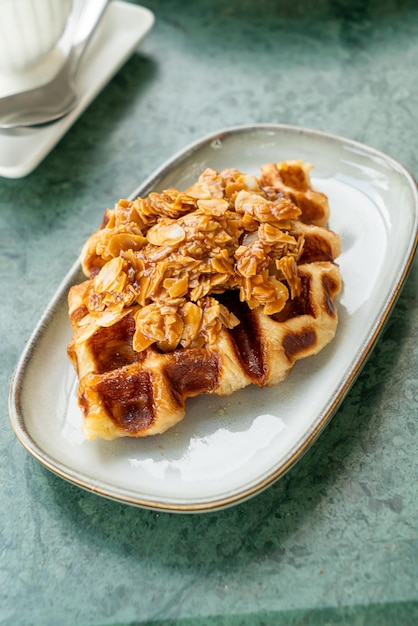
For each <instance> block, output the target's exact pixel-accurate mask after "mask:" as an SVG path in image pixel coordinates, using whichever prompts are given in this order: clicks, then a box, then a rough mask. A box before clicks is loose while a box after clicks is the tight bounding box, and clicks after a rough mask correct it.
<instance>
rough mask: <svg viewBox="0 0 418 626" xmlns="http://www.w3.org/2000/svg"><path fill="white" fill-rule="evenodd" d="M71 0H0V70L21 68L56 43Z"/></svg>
mask: <svg viewBox="0 0 418 626" xmlns="http://www.w3.org/2000/svg"><path fill="white" fill-rule="evenodd" d="M72 4H73V0H0V71H3V72H8V73H16V72H22V71H24V70H27V69H29V68H30V67H32V66H34V65H35V64H36V63H38V62H40V61H41V60H42V59H43V58H44V57H45V56H46V55H47V54H48V53H49V52H50V51H51V50H52V49H53V48H54V46H55V45H56V44H57V43H58V41H59V39H60V37H61V35H62V33H63V32H64V29H65V26H66V23H67V19H68V17H69V14H70V12H71V8H72Z"/></svg>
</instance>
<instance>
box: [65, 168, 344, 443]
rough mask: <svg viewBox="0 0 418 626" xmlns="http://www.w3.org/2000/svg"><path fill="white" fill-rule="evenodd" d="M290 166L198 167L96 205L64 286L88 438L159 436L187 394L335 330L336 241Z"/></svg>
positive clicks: (273, 373) (220, 385)
mask: <svg viewBox="0 0 418 626" xmlns="http://www.w3.org/2000/svg"><path fill="white" fill-rule="evenodd" d="M328 215H329V208H328V201H327V198H326V196H324V194H322V193H321V192H319V191H317V190H315V189H313V188H312V186H311V184H310V179H309V166H307V165H306V164H304V163H302V162H300V161H289V162H285V163H281V164H278V163H277V164H269V165H266V166H263V168H262V170H261V176H260V178H259V179H257V178H255V177H252V176H248V175H246V174H242V173H240V172H238V171H237V170H232V169H230V170H225V171H224V172H220V173H219V172H214V171H213V170H206V171H205V172H203V174H202V176H201V177H200V178H199V180H198V181H197V183H196V184H195V185H194V186H192V187H191V188H189V189H188V190H186V191H185V192H179V191H177V190H167V191H165V192H163V193H162V194H150V196H149V197H148V198H145V199H142V198H138V199H136V200H134V201H133V202H128V201H120V202H119V203H118V205H116V207H115V209H114V211H110V210H107V211H106V213H105V216H104V219H103V223H102V226H101V228H100V229H99V231H97V232H96V233H94V234H93V235H92V236H91V237H90V238H89V240H88V241H87V242H86V244H85V246H84V249H83V253H82V264H83V269H84V271H85V273H86V276H87V280H86V281H84V282H83V283H80V284H79V285H76V286H74V287H73V288H72V289H71V290H70V293H69V314H70V320H71V324H72V327H73V331H74V333H73V339H72V341H71V343H70V344H69V346H68V354H69V357H70V358H71V360H72V362H73V364H74V367H75V369H76V371H77V374H78V377H79V392H78V393H79V405H80V408H81V410H82V413H83V430H84V434H85V436H86V438H87V439H94V438H96V437H102V438H105V439H113V438H115V437H121V436H133V437H144V436H148V435H153V434H158V433H162V432H165V431H166V430H167V429H168V428H171V427H172V426H173V425H175V424H176V423H177V422H179V421H180V420H181V419H183V417H184V415H185V403H186V400H187V398H189V397H193V396H197V395H200V394H217V395H221V396H222V395H229V394H230V393H232V392H234V391H235V390H238V389H240V388H242V387H245V386H246V385H249V384H256V385H259V386H266V385H274V384H276V383H278V382H280V381H281V380H283V379H284V378H285V377H286V376H287V374H288V372H289V371H290V369H291V368H292V367H293V365H294V363H295V362H296V361H297V360H298V359H301V358H305V357H307V356H311V355H314V354H317V353H318V352H319V351H320V350H321V349H322V348H323V347H324V346H325V345H326V344H327V343H329V341H331V339H332V338H333V337H334V335H335V331H336V327H337V323H338V314H337V308H336V305H335V298H336V296H337V294H338V293H339V291H340V289H341V278H340V274H339V270H338V266H337V265H336V264H335V259H336V257H337V256H338V255H339V252H340V241H339V237H338V236H337V235H336V234H335V233H333V232H332V231H330V230H328V229H327V228H326V227H325V224H326V223H327V219H328Z"/></svg>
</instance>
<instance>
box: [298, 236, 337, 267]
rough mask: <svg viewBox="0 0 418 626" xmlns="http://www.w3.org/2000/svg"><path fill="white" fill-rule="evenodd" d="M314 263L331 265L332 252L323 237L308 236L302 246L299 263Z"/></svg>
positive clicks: (332, 259)
mask: <svg viewBox="0 0 418 626" xmlns="http://www.w3.org/2000/svg"><path fill="white" fill-rule="evenodd" d="M314 261H329V262H330V263H333V261H334V258H333V251H332V248H331V245H330V244H329V243H328V241H327V240H326V238H325V237H321V236H316V235H314V234H312V233H311V234H310V235H309V237H306V239H305V241H304V244H303V252H302V256H301V258H300V260H299V263H300V264H302V263H313V262H314Z"/></svg>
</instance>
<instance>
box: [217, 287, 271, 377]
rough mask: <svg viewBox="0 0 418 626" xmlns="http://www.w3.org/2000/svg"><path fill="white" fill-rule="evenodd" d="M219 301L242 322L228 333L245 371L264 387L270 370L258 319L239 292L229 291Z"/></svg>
mask: <svg viewBox="0 0 418 626" xmlns="http://www.w3.org/2000/svg"><path fill="white" fill-rule="evenodd" d="M219 300H220V301H221V302H222V304H224V305H225V306H226V307H227V308H228V309H229V310H230V311H231V312H232V313H233V314H234V315H236V316H237V318H238V319H239V321H240V324H238V326H235V328H232V329H230V330H229V331H228V332H229V336H230V338H231V342H232V345H233V347H234V351H235V354H236V355H237V358H238V360H239V362H240V363H241V366H242V368H243V370H244V371H245V373H246V374H247V375H248V376H249V377H250V378H251V380H252V381H253V382H254V383H256V384H257V385H262V384H263V383H264V380H265V378H266V376H267V374H268V369H267V365H266V363H265V358H264V354H263V349H262V341H261V337H260V328H259V325H258V322H257V318H256V317H255V315H254V314H253V313H252V311H251V309H250V308H249V307H248V305H247V304H246V303H243V302H240V300H239V297H238V291H228V292H226V293H225V294H223V295H222V296H221V297H219Z"/></svg>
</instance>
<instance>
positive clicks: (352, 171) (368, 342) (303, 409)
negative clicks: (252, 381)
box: [10, 125, 418, 512]
mask: <svg viewBox="0 0 418 626" xmlns="http://www.w3.org/2000/svg"><path fill="white" fill-rule="evenodd" d="M298 158H300V159H303V160H305V161H309V162H311V163H312V164H313V165H314V170H313V176H312V179H313V184H314V185H315V186H316V187H318V188H319V189H320V190H322V191H324V192H325V193H326V194H327V195H328V196H329V200H330V205H331V219H330V227H331V228H332V229H333V230H335V231H336V232H338V233H339V234H340V236H341V238H342V249H343V251H342V254H341V256H340V257H339V259H338V263H339V265H340V269H341V273H342V277H343V282H344V287H343V291H342V293H341V295H340V297H339V305H338V306H339V314H340V322H339V326H338V330H337V334H336V337H335V339H334V341H333V342H332V343H331V344H330V345H329V346H328V347H326V348H325V349H324V350H323V351H322V352H321V353H320V354H319V355H318V356H316V357H311V358H309V359H306V360H304V361H300V362H298V363H297V364H296V366H295V367H294V369H293V370H292V372H291V373H290V375H289V377H288V378H287V379H286V380H285V381H284V382H283V383H280V384H279V385H277V386H276V387H273V388H267V389H259V388H256V387H251V388H250V387H249V388H246V389H244V390H242V391H239V392H236V393H235V394H233V395H231V396H229V397H228V398H217V397H213V396H201V397H199V398H195V399H192V400H190V401H188V403H187V414H186V418H185V419H184V420H183V422H181V423H180V424H179V425H178V426H177V427H175V428H173V429H172V430H170V431H168V432H167V433H166V434H164V435H158V436H155V437H150V438H148V439H140V440H135V439H119V440H116V441H113V442H105V441H94V442H87V441H84V440H83V438H82V436H81V431H80V425H81V415H80V412H79V409H78V407H77V402H76V377H75V374H74V372H73V370H72V366H71V364H70V362H69V360H68V358H67V355H66V347H67V344H68V342H69V341H70V338H71V329H70V325H69V322H68V318H67V292H68V289H69V286H70V285H71V284H73V283H74V282H77V281H79V280H80V278H81V275H80V266H79V264H78V263H77V264H76V266H74V267H73V268H72V269H71V271H70V273H69V274H68V276H67V277H66V278H65V280H64V282H63V284H62V286H61V287H60V289H59V290H58V293H57V295H56V297H55V298H54V300H53V301H52V302H51V304H50V305H49V307H48V308H47V310H46V312H45V314H44V316H43V317H42V319H41V321H40V322H39V324H38V326H37V328H36V329H35V331H34V334H33V336H32V338H31V340H30V342H29V344H28V346H27V348H26V349H25V351H24V353H23V354H22V356H21V358H20V360H19V363H18V365H17V368H16V372H15V375H14V378H13V381H12V385H11V392H10V415H11V422H12V426H13V429H14V431H15V433H16V435H17V437H18V439H19V440H20V441H21V443H22V444H23V446H24V447H25V448H26V449H27V450H28V451H29V452H30V453H31V454H32V455H33V456H34V457H36V458H37V459H38V460H39V461H40V462H41V463H43V464H44V465H45V466H47V467H48V468H49V469H50V470H52V471H54V472H55V473H57V474H58V475H60V476H61V477H63V478H65V479H67V480H69V481H71V482H73V483H75V484H76V485H79V486H80V487H84V488H86V489H89V490H91V491H94V492H95V493H98V494H101V495H103V496H106V497H109V498H113V499H115V500H119V501H122V502H126V503H130V504H135V505H138V506H142V507H148V508H153V509H160V510H168V511H178V512H180V511H182V512H196V511H211V510H214V509H219V508H222V507H226V506H230V505H232V504H235V503H237V502H240V501H242V500H244V499H247V498H249V497H251V496H253V495H254V494H256V493H258V492H260V491H261V490H262V489H264V488H266V487H267V486H268V485H270V484H271V483H272V482H273V481H275V480H277V479H278V478H280V477H281V476H283V474H284V473H285V472H286V471H287V470H288V469H289V468H290V467H292V465H294V464H295V463H296V461H298V459H300V458H301V456H302V454H303V453H304V452H305V451H306V450H307V449H308V447H309V446H310V445H311V444H312V442H313V441H314V440H315V439H316V437H317V436H318V435H319V433H320V432H321V431H322V429H323V428H324V427H325V426H326V425H327V423H328V422H329V420H330V419H331V417H332V415H333V414H334V412H335V410H336V409H337V407H338V405H339V404H340V403H341V401H342V400H343V398H344V396H345V395H346V393H347V392H348V390H349V388H350V386H351V385H352V383H353V382H354V380H355V378H356V376H357V375H358V373H359V371H360V369H361V366H362V365H363V363H364V361H365V359H366V357H367V355H368V354H369V353H370V350H371V349H372V347H373V345H374V344H375V342H376V339H377V337H378V334H379V332H380V331H381V329H382V327H383V324H384V322H385V320H386V319H387V317H388V315H389V313H390V311H391V309H392V307H393V305H394V303H395V301H396V298H397V296H398V294H399V291H400V288H401V286H402V283H403V282H404V280H405V277H406V274H407V271H408V269H409V267H410V265H411V262H412V258H413V255H414V252H415V249H416V246H417V214H418V208H417V206H418V200H417V188H416V184H415V181H414V179H413V178H412V177H411V176H410V174H409V173H408V172H407V171H406V170H405V169H404V168H403V167H402V165H400V164H399V163H397V162H396V161H394V160H393V159H391V158H390V157H388V156H386V155H384V154H382V153H380V152H377V151H376V150H374V149H372V148H369V147H367V146H364V145H361V144H358V143H355V142H353V141H350V140H348V139H343V138H340V137H335V136H331V135H328V134H324V133H321V132H317V131H310V130H305V129H300V128H295V127H289V126H282V125H257V126H245V127H243V126H241V127H235V128H232V129H227V130H225V131H222V132H220V133H216V134H215V135H211V136H209V137H206V138H204V139H203V140H201V141H199V142H197V143H195V144H193V145H192V146H190V147H188V148H187V149H186V150H184V151H183V152H181V153H180V154H177V155H176V156H175V157H174V158H173V159H172V160H170V161H169V162H168V163H166V164H165V165H164V166H163V167H162V168H161V169H160V170H159V171H158V172H157V173H156V174H155V175H154V176H152V177H151V178H150V179H148V180H147V181H146V182H145V183H144V184H143V185H141V187H140V188H139V189H138V190H137V191H136V193H135V194H133V195H132V197H134V196H136V195H143V196H144V195H146V194H147V193H149V192H150V191H151V190H157V191H158V190H162V189H164V188H167V187H170V186H176V187H179V188H185V187H186V186H188V185H190V184H191V183H192V182H193V181H194V180H195V179H196V178H197V176H198V175H199V174H200V172H201V171H202V170H203V169H204V168H206V167H213V168H214V169H218V170H220V169H223V168H225V167H237V168H238V169H240V170H242V171H245V172H250V173H255V174H257V173H258V171H259V167H260V166H261V165H262V164H263V163H267V162H270V161H281V160H285V159H298ZM100 218H101V216H98V222H99V219H100Z"/></svg>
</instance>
